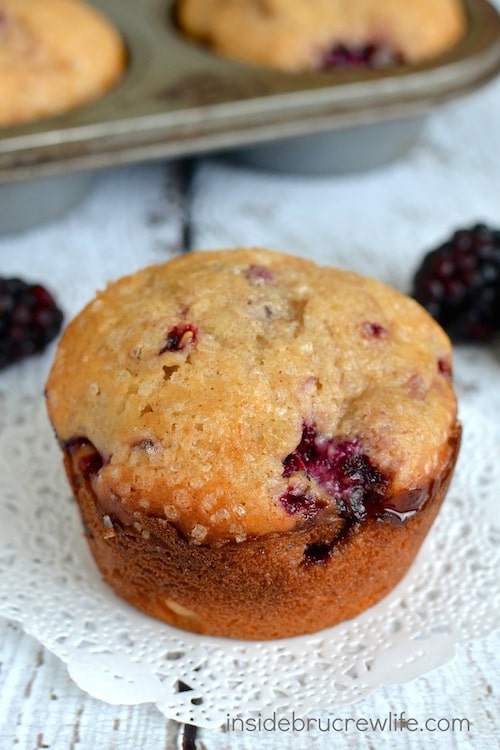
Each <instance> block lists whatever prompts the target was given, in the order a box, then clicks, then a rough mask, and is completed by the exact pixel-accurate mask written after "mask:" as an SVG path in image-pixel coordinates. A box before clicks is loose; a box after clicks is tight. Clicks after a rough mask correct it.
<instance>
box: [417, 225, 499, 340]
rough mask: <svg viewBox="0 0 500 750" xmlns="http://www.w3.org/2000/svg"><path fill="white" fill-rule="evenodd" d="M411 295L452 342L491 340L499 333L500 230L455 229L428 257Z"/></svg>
mask: <svg viewBox="0 0 500 750" xmlns="http://www.w3.org/2000/svg"><path fill="white" fill-rule="evenodd" d="M412 295H413V297H414V298H415V299H416V300H417V301H418V302H420V304H421V305H422V306H423V307H425V309H426V310H427V311H428V312H429V313H430V314H431V315H432V316H433V317H434V318H435V319H436V320H437V321H438V323H440V324H441V325H442V327H443V328H444V329H445V331H446V332H447V333H448V335H449V336H450V338H451V339H452V341H454V342H461V343H467V342H471V343H473V342H478V343H480V342H488V341H491V340H492V339H493V338H494V337H495V336H496V334H497V333H499V332H500V230H498V229H492V228H490V227H488V226H486V225H485V224H476V225H475V226H472V227H470V228H466V229H459V230H457V231H456V232H455V233H454V234H453V235H452V237H451V238H450V239H449V240H448V241H446V242H444V243H443V244H442V245H440V246H439V247H437V248H435V249H434V250H432V251H431V252H429V253H428V254H427V255H426V256H425V257H424V259H423V261H422V263H421V265H420V267H419V268H418V269H417V272H416V274H415V276H414V280H413V290H412Z"/></svg>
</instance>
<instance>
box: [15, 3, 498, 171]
mask: <svg viewBox="0 0 500 750" xmlns="http://www.w3.org/2000/svg"><path fill="white" fill-rule="evenodd" d="M92 2H93V4H94V5H95V6H96V7H97V8H98V9H100V10H101V11H102V12H103V13H104V14H105V15H106V16H107V17H108V18H109V19H110V20H111V21H112V22H113V23H115V25H116V26H117V27H118V29H119V30H120V31H121V33H122V35H123V38H124V41H125V44H126V45H127V46H128V49H129V53H130V67H129V70H128V72H125V75H124V77H123V79H122V81H121V82H119V83H118V84H117V85H116V86H115V87H114V88H113V89H111V90H110V91H109V92H108V93H107V94H105V95H103V96H102V97H100V98H99V99H97V100H95V101H94V102H91V103H89V104H87V105H83V106H81V107H79V108H78V109H75V110H73V111H72V112H70V113H68V114H66V115H61V116H57V117H53V118H46V119H43V120H38V121H36V122H32V123H26V124H23V125H18V126H15V127H8V128H1V129H0V183H2V182H4V183H5V182H12V181H17V180H24V179H32V178H34V177H39V176H44V175H51V174H52V175H54V174H58V173H61V172H65V173H68V172H72V171H77V170H88V169H96V168H101V167H109V166H115V165H119V164H125V163H133V162H137V161H145V160H155V159H159V158H168V157H173V156H186V155H196V154H199V153H203V152H206V151H211V150H221V149H222V150H227V149H231V148H240V147H248V146H254V145H258V144H260V143H266V142H269V141H270V140H272V139H273V138H278V137H279V138H285V137H288V136H289V137H292V136H305V135H308V134H314V133H319V132H322V133H324V132H328V131H333V133H334V132H335V131H336V130H342V129H345V128H349V127H350V126H358V125H363V124H375V123H383V122H384V121H393V120H405V119H408V118H411V117H414V116H422V115H425V114H426V113H427V112H429V111H430V110H431V109H432V108H433V107H434V106H436V105H437V104H440V103H442V102H445V101H447V100H448V99H451V98H453V97H456V96H458V95H460V94H464V93H467V92H468V91H470V90H471V89H473V88H474V87H475V86H476V85H480V84H482V83H484V82H486V81H488V80H490V79H491V78H493V77H494V76H495V75H497V73H498V72H500V14H499V13H498V12H497V10H496V9H495V8H494V7H493V6H492V5H491V4H490V3H489V2H487V0H464V2H465V5H466V9H467V12H468V16H469V25H468V30H467V32H466V34H465V36H464V38H463V40H461V41H460V42H459V43H458V44H457V45H454V46H453V47H452V48H450V50H448V51H446V52H445V53H444V54H442V55H440V56H438V57H436V58H435V59H433V60H431V61H427V62H425V63H420V64H417V65H408V66H404V68H401V69H391V70H386V71H367V72H363V73H360V72H351V71H347V72H342V73H304V74H295V73H293V74H290V73H283V72H281V71H273V70H269V69H266V68H261V67H257V66H250V65H247V64H244V63H239V62H234V61H232V60H228V59H226V58H222V57H218V56H217V55H216V54H214V53H213V52H211V51H210V50H208V49H205V48H203V47H202V46H201V45H199V44H196V43H194V42H191V41H190V40H187V39H185V38H183V37H182V36H181V34H180V32H178V30H177V29H175V27H174V25H173V24H170V25H169V17H171V16H172V11H173V8H174V6H175V0H143V2H142V3H141V4H140V6H139V7H137V5H136V4H135V3H130V2H129V3H125V2H123V0H122V1H120V0H92ZM401 82H404V88H403V89H402V87H401Z"/></svg>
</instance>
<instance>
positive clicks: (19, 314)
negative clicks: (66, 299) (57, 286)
mask: <svg viewBox="0 0 500 750" xmlns="http://www.w3.org/2000/svg"><path fill="white" fill-rule="evenodd" d="M62 320H63V315H62V312H61V311H60V310H59V308H58V307H57V305H56V303H55V301H54V298H53V297H52V295H51V294H50V293H49V292H48V291H47V290H46V289H45V288H44V287H43V286H41V285H40V284H29V283H27V282H26V281H23V280H22V279H17V278H14V279H2V278H0V369H2V368H4V367H7V365H10V364H11V363H12V362H17V361H18V360H20V359H23V358H24V357H28V356H29V355H31V354H36V353H37V352H41V351H42V350H43V349H45V347H46V346H47V344H49V343H50V341H52V339H54V338H55V337H56V336H57V334H58V333H59V331H60V329H61V325H62Z"/></svg>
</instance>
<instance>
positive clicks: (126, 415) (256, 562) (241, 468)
mask: <svg viewBox="0 0 500 750" xmlns="http://www.w3.org/2000/svg"><path fill="white" fill-rule="evenodd" d="M451 369H452V364H451V347H450V343H449V340H448V338H447V336H446V335H445V334H444V332H443V331H442V329H441V328H440V327H439V326H438V324H437V323H436V322H435V321H434V320H433V319H432V318H431V317H430V316H429V315H428V313H427V312H425V310H424V309H423V308H422V307H420V305H418V303H417V302H415V301H414V300H412V299H409V298H408V297H405V296H403V295H402V294H400V293H398V292H396V291H395V290H393V289H392V288H390V287H388V286H385V285H384V284H382V283H380V282H378V281H375V280H373V279H369V278H365V277H362V276H359V275H356V274H354V273H348V272H345V271H341V270H338V269H335V268H328V267H319V266H317V265H315V264H314V263H313V262H311V261H308V260H305V259H302V258H299V257H294V256H290V255H285V254H282V253H277V252H273V251H270V250H264V249H241V250H226V251H218V252H208V251H207V252H194V253H189V254H187V255H183V256H181V257H178V258H176V259H174V260H172V261H170V262H168V263H166V264H164V265H158V266H151V267H148V268H145V269H143V270H141V271H139V272H137V273H135V274H133V275H131V276H128V277H125V278H123V279H121V280H119V281H117V282H115V283H113V284H111V285H110V286H108V288H107V289H106V290H105V291H103V292H101V293H99V294H98V295H97V297H96V298H95V300H94V301H92V302H91V303H90V304H89V305H88V306H87V307H86V308H85V309H84V310H83V312H81V313H80V314H79V315H78V316H77V317H76V319H74V321H73V322H72V323H71V324H70V325H69V327H68V328H67V329H66V331H65V333H64V335H63V337H62V340H61V342H60V344H59V348H58V351H57V354H56V359H55V362H54V365H53V368H52V371H51V373H50V376H49V379H48V382H47V389H46V395H47V405H48V410H49V415H50V418H51V421H52V424H53V426H54V429H55V433H56V435H57V438H58V440H59V443H60V446H61V448H62V451H63V454H64V461H65V466H66V471H67V474H68V477H69V481H70V483H71V486H72V488H73V492H74V494H75V497H76V499H77V502H78V504H79V507H80V511H81V514H82V518H83V523H84V528H85V530H86V534H87V539H88V543H89V545H90V548H91V550H92V552H93V554H94V557H95V559H96V562H97V564H98V566H99V568H100V570H101V571H102V574H103V576H104V578H105V579H106V581H108V583H109V584H110V585H111V586H112V587H113V588H114V589H115V591H116V592H117V593H118V594H119V595H120V596H122V597H124V598H125V599H126V600H128V601H129V602H131V603H132V604H134V605H135V606H137V607H138V608H140V609H142V610H143V611H145V612H147V613H149V614H151V615H154V616H155V617H158V618H160V619H161V620H164V621H165V622H167V623H170V624H172V625H176V626H179V627H181V628H185V629H188V630H192V631H197V632H200V633H209V634H214V635H221V636H230V637H234V638H251V639H268V638H280V637H286V636H293V635H298V634H302V633H307V632H312V631H316V630H319V629H321V628H325V627H328V626H331V625H334V624H336V623H338V622H340V621H342V620H345V619H346V618H351V617H354V616H355V615H357V614H358V613H360V612H362V611H363V610H364V609H366V608H367V607H369V606H370V605H372V604H374V603H375V602H377V601H379V600H380V599H381V598H382V597H383V596H384V595H385V594H387V593H388V592H389V591H390V590H391V589H392V588H393V587H394V586H395V585H396V584H397V583H398V581H400V580H401V578H402V577H403V575H404V574H405V573H406V571H407V570H408V568H409V567H410V565H411V564H412V562H413V560H414V558H415V555H416V554H417V551H418V549H419V548H420V545H421V543H422V541H423V539H424V537H425V535H426V534H427V532H428V530H429V528H430V527H431V524H432V523H433V521H434V518H435V517H436V514H437V513H438V510H439V507H440V505H441V503H442V501H443V498H444V496H445V493H446V490H447V487H448V484H449V481H450V478H451V475H452V472H453V467H454V464H455V460H456V457H457V452H458V446H459V439H460V426H459V424H458V422H457V404H456V399H455V395H454V391H453V387H452V381H451Z"/></svg>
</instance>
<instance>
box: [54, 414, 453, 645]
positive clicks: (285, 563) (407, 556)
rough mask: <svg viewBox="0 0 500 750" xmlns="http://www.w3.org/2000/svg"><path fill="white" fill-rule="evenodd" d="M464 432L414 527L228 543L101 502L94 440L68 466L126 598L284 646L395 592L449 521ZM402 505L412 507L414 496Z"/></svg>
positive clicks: (375, 521) (370, 523)
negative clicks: (441, 514)
mask: <svg viewBox="0 0 500 750" xmlns="http://www.w3.org/2000/svg"><path fill="white" fill-rule="evenodd" d="M460 434H461V431H460V427H459V425H458V424H457V425H455V427H454V429H453V431H452V434H451V436H450V440H449V453H448V460H447V463H446V464H445V465H444V468H443V471H442V473H441V475H440V476H439V477H437V478H436V480H435V481H433V482H432V483H430V484H429V486H428V487H427V488H426V491H425V496H423V493H421V494H420V497H419V502H421V503H422V507H421V508H420V510H419V511H418V513H415V514H414V515H412V514H411V513H410V514H409V515H410V516H411V517H410V519H409V520H408V521H406V522H403V521H402V520H401V517H402V516H404V511H403V510H401V515H400V517H399V518H398V516H397V515H393V516H392V517H387V518H386V519H385V521H381V520H380V518H366V519H365V520H364V521H358V520H356V519H355V518H352V517H351V518H334V519H330V520H329V519H325V520H324V521H318V520H317V519H315V521H314V522H313V523H312V524H310V525H309V526H308V525H306V526H305V527H304V528H301V529H299V530H294V531H290V532H286V533H282V534H269V535H267V536H264V537H260V538H253V539H247V540H246V541H245V542H244V543H238V542H230V543H227V544H225V545H221V546H204V545H193V544H192V542H190V541H189V540H187V539H186V538H185V537H184V536H183V535H181V534H179V532H178V531H177V530H176V528H175V526H174V525H173V524H172V523H171V522H169V521H168V520H166V519H165V518H159V517H155V516H148V515H147V514H145V513H141V512H140V511H134V512H131V511H129V510H127V509H125V508H124V507H123V505H122V504H121V503H120V502H119V501H118V500H115V501H113V500H111V499H108V500H107V501H106V503H103V502H102V500H98V499H97V498H96V496H95V493H94V492H93V490H92V484H91V481H89V480H90V477H91V475H92V473H93V472H94V471H95V470H97V469H98V465H99V459H98V458H96V453H95V452H94V451H93V449H92V447H91V446H89V444H88V443H85V442H78V443H77V444H76V445H73V446H70V447H68V448H66V450H65V464H66V469H67V472H68V476H69V477H70V482H71V485H72V487H73V491H74V494H75V496H76V498H77V499H78V503H79V507H80V512H81V516H82V521H83V524H84V528H85V533H86V536H87V541H88V543H89V546H90V549H91V551H92V554H93V556H94V558H95V560H96V562H97V565H98V567H99V569H100V570H101V572H102V575H103V577H104V579H105V580H106V581H107V583H108V584H109V585H110V586H111V587H112V588H113V589H114V590H115V592H116V593H117V594H118V595H119V596H121V597H122V598H123V599H125V600H127V601H128V602H130V604H132V605H134V606H135V607H137V608H138V609H140V610H142V611H143V612H146V613H147V614H149V615H152V616H153V617H157V618H158V619H160V620H163V621H164V622H166V623H169V624H171V625H174V626H177V627H180V628H183V629H185V630H189V631H192V632H196V633H205V634H211V635H216V636H226V637H232V638H241V639H249V640H258V639H276V638H286V637H290V636H296V635H302V634H306V633H312V632H316V631H318V630H321V629H323V628H327V627H331V626H333V625H336V624H338V623H340V622H342V621H344V620H347V619H349V618H352V617H355V616H356V615H358V614H360V613H361V612H363V611H364V610H366V609H367V608H368V607H371V606H372V605H374V604H376V603H377V602H379V601H380V600H381V599H382V598H383V597H384V596H386V594H388V593H389V592H390V591H392V589H393V588H394V587H395V586H396V585H397V584H398V583H399V582H400V580H401V579H402V578H403V576H404V575H405V574H406V573H407V571H408V570H409V568H410V566H411V565H412V563H413V561H414V559H415V556H416V554H417V552H418V551H419V549H420V546H421V544H422V542H423V541H424V539H425V537H426V535H427V533H428V531H429V529H430V527H431V525H432V523H433V521H434V519H435V518H436V515H437V514H438V511H439V509H440V507H441V504H442V502H443V499H444V497H445V495H446V492H447V490H448V487H449V483H450V479H451V476H452V473H453V468H454V465H455V461H456V457H457V453H458V449H459V445H460ZM82 469H83V474H82ZM84 474H86V476H85V478H84ZM394 504H396V503H393V505H394ZM397 504H398V505H399V507H400V508H401V509H403V508H405V507H411V505H412V498H411V494H408V495H407V496H406V497H405V496H401V497H400V498H398V501H397Z"/></svg>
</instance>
